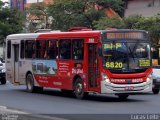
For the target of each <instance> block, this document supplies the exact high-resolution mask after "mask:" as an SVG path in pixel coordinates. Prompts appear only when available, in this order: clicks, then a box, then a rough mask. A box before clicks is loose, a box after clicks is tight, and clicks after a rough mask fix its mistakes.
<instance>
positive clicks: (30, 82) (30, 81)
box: [26, 74, 36, 93]
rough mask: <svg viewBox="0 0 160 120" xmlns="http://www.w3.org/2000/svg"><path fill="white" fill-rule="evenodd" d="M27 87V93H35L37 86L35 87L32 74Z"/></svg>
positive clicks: (29, 76)
mask: <svg viewBox="0 0 160 120" xmlns="http://www.w3.org/2000/svg"><path fill="white" fill-rule="evenodd" d="M26 87H27V91H28V92H30V93H33V92H35V89H36V88H35V86H34V79H33V76H32V74H28V75H27V78H26Z"/></svg>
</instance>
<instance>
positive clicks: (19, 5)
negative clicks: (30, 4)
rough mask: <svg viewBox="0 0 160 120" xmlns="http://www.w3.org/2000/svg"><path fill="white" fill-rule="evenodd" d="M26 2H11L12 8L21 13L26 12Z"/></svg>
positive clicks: (18, 0) (13, 0)
mask: <svg viewBox="0 0 160 120" xmlns="http://www.w3.org/2000/svg"><path fill="white" fill-rule="evenodd" d="M25 4H26V0H10V8H11V9H12V8H16V9H18V10H20V11H22V12H23V11H24V10H25Z"/></svg>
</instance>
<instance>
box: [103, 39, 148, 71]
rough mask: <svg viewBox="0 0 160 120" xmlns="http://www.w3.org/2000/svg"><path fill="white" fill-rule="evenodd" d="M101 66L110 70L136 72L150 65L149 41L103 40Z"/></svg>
mask: <svg viewBox="0 0 160 120" xmlns="http://www.w3.org/2000/svg"><path fill="white" fill-rule="evenodd" d="M102 47H103V67H104V68H107V69H110V70H111V71H112V72H115V71H117V72H136V70H140V69H145V68H148V67H150V66H151V60H150V59H151V58H150V57H151V55H150V45H149V43H147V42H146V43H145V42H140V41H139V40H137V41H132V42H131V41H129V42H127V41H124V42H122V41H121V42H116V41H112V42H105V43H103V45H102Z"/></svg>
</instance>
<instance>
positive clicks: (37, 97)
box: [0, 83, 160, 120]
mask: <svg viewBox="0 0 160 120" xmlns="http://www.w3.org/2000/svg"><path fill="white" fill-rule="evenodd" d="M6 108H7V109H6ZM5 109H6V111H7V110H8V109H9V110H13V113H14V112H15V111H18V112H22V113H25V114H32V115H42V116H43V115H44V116H49V117H55V118H54V119H57V118H67V119H75V117H77V116H78V118H79V119H84V118H87V119H92V120H93V118H95V116H96V117H98V118H99V119H100V118H101V119H103V118H105V115H106V114H107V115H108V116H107V117H115V114H126V115H129V116H123V115H122V116H121V115H120V117H119V116H116V117H118V118H121V119H124V117H127V118H128V117H129V118H130V117H133V118H136V117H135V116H131V115H134V114H145V115H146V114H151V115H155V114H156V115H158V116H157V117H158V120H159V119H160V94H158V95H154V94H152V93H149V94H143V95H131V96H129V98H128V99H127V100H125V101H121V100H119V99H118V97H117V96H115V95H93V94H91V95H89V97H87V98H86V99H85V100H78V99H76V98H74V97H73V96H72V95H66V94H62V93H61V92H60V91H59V90H53V89H45V90H44V92H43V93H27V92H26V91H25V86H13V85H12V84H10V83H7V84H6V85H0V113H2V111H3V110H5ZM18 112H17V113H18ZM18 114H20V113H18ZM83 114H85V115H83ZM99 115H100V116H101V117H100V116H99ZM74 116H75V117H74ZM138 117H139V116H138ZM144 117H146V116H144ZM147 117H148V116H147ZM101 119H100V120H101ZM130 119H131V118H130ZM57 120H58V119H57ZM62 120H63V119H62ZM119 120H120V119H119ZM156 120H157V119H156Z"/></svg>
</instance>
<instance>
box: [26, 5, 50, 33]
mask: <svg viewBox="0 0 160 120" xmlns="http://www.w3.org/2000/svg"><path fill="white" fill-rule="evenodd" d="M46 9H47V4H45V3H44V2H39V3H35V4H31V5H30V6H28V8H27V9H26V14H27V16H28V17H27V22H28V23H29V26H28V28H29V31H31V32H33V31H35V30H36V29H38V28H45V29H47V28H50V26H49V25H50V24H49V16H48V13H47V11H46Z"/></svg>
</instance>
